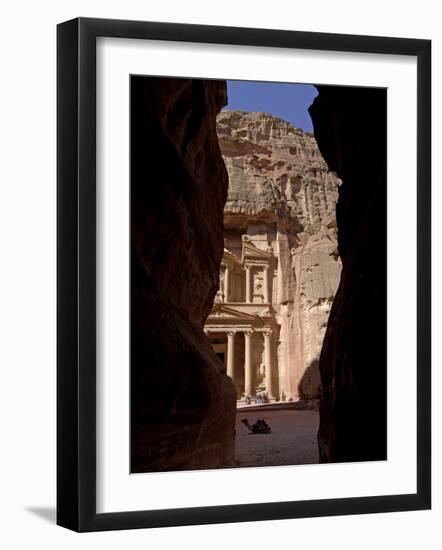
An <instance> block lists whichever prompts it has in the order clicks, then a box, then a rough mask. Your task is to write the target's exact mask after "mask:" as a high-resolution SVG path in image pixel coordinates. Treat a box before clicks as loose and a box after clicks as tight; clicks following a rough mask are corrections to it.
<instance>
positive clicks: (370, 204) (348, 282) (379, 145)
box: [310, 86, 387, 462]
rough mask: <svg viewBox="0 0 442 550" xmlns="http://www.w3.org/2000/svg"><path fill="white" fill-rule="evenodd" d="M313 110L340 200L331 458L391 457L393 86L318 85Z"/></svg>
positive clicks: (327, 385) (326, 405)
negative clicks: (389, 129)
mask: <svg viewBox="0 0 442 550" xmlns="http://www.w3.org/2000/svg"><path fill="white" fill-rule="evenodd" d="M318 90H319V95H318V97H317V98H316V99H315V101H314V103H313V105H312V106H311V107H310V114H311V116H312V119H313V123H314V131H315V136H316V139H317V141H318V145H319V148H320V150H321V152H322V154H323V156H324V158H325V160H326V161H327V163H328V166H329V168H330V170H334V171H336V172H337V174H338V175H339V177H340V178H341V179H342V182H343V183H342V185H341V187H340V190H339V200H338V203H337V224H338V244H339V246H338V248H339V255H340V257H341V259H342V265H343V269H342V276H341V282H340V285H339V289H338V292H337V294H336V298H335V300H334V303H333V307H332V310H331V313H330V318H329V323H328V328H327V332H326V335H325V340H324V346H323V349H322V353H321V358H320V371H321V378H322V387H323V394H322V399H321V405H320V429H319V434H318V441H319V450H320V458H321V461H323V462H342V461H359V460H383V459H385V458H386V457H387V446H386V428H387V426H386V421H387V418H386V411H387V409H386V405H387V403H386V392H387V379H386V373H387V369H386V334H387V332H386V311H387V310H386V276H387V275H386V274H387V268H386V236H387V233H386V91H385V90H380V89H367V88H345V87H332V86H331V87H329V86H318Z"/></svg>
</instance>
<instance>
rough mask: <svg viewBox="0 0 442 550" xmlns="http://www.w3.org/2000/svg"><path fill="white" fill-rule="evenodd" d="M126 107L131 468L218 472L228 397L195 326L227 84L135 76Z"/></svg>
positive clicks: (229, 414)
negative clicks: (219, 118) (128, 109)
mask: <svg viewBox="0 0 442 550" xmlns="http://www.w3.org/2000/svg"><path fill="white" fill-rule="evenodd" d="M131 99H132V104H131V143H132V149H131V154H132V156H131V254H132V256H131V270H132V272H131V283H132V284H131V289H132V295H131V308H132V309H131V407H132V410H131V413H132V423H131V451H132V452H131V457H132V459H131V470H132V472H143V471H158V470H180V469H194V468H212V467H219V466H221V465H224V464H228V463H229V462H230V461H231V460H232V458H233V451H234V426H235V402H236V394H235V389H234V386H233V384H232V382H231V380H230V378H228V377H227V376H226V374H225V373H224V371H223V365H222V364H221V362H220V361H219V359H218V358H217V357H216V355H215V353H214V352H213V351H212V349H211V347H210V345H209V343H208V341H207V338H206V337H205V335H204V332H203V330H202V327H203V324H204V321H205V319H206V317H207V315H208V313H209V311H210V308H211V306H212V303H213V299H214V296H215V293H216V291H217V288H218V282H219V281H218V273H219V265H220V261H221V257H222V254H223V207H224V203H225V201H226V196H227V186H228V180H227V173H226V169H225V166H224V163H223V160H222V157H221V153H220V150H219V145H218V140H217V135H216V115H217V114H218V112H219V110H220V109H221V108H222V106H223V105H224V104H225V102H226V84H225V82H218V81H204V80H186V79H169V78H164V79H161V78H146V77H135V78H132V80H131Z"/></svg>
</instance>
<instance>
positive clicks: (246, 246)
mask: <svg viewBox="0 0 442 550" xmlns="http://www.w3.org/2000/svg"><path fill="white" fill-rule="evenodd" d="M272 258H273V251H270V250H269V251H267V250H262V248H258V247H257V246H255V245H254V244H253V243H251V242H248V241H245V242H243V245H242V259H243V262H244V260H246V259H253V260H263V261H265V262H269V261H270V260H271V259H272Z"/></svg>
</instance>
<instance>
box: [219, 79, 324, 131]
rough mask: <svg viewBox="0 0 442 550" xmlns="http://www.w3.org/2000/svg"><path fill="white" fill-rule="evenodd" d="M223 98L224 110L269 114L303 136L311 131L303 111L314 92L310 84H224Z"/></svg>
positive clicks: (228, 82)
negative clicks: (299, 130) (296, 129)
mask: <svg viewBox="0 0 442 550" xmlns="http://www.w3.org/2000/svg"><path fill="white" fill-rule="evenodd" d="M227 94H228V104H227V106H226V107H225V108H226V109H239V110H241V111H262V112H266V113H271V114H272V115H275V116H278V117H280V118H283V119H284V120H287V121H288V122H290V123H291V124H293V125H294V126H296V127H297V128H302V129H303V130H305V131H306V132H312V131H313V127H312V121H311V118H310V115H309V114H308V111H307V109H308V107H309V106H310V105H311V104H312V102H313V99H314V98H315V97H316V96H317V95H318V92H317V90H316V88H315V87H314V86H311V85H310V84H285V83H279V82H251V81H250V82H249V81H245V80H228V81H227Z"/></svg>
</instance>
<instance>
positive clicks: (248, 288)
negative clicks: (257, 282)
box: [246, 265, 252, 304]
mask: <svg viewBox="0 0 442 550" xmlns="http://www.w3.org/2000/svg"><path fill="white" fill-rule="evenodd" d="M251 284H252V277H251V266H250V265H246V302H247V303H248V304H250V303H251V302H252V287H251Z"/></svg>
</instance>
